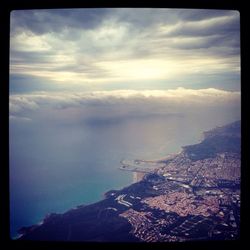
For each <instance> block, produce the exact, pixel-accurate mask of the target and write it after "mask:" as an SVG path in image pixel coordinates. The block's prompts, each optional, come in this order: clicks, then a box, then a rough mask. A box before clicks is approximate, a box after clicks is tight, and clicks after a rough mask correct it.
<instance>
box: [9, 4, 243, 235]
mask: <svg viewBox="0 0 250 250" xmlns="http://www.w3.org/2000/svg"><path fill="white" fill-rule="evenodd" d="M10 42H11V46H10V58H11V60H10V103H9V107H10V116H9V121H10V167H9V169H10V209H11V211H10V212H11V214H10V215H11V218H10V219H11V235H12V236H15V235H16V231H17V229H19V228H20V227H22V226H29V225H32V224H35V223H38V222H39V221H41V220H42V219H43V218H44V216H45V215H46V214H48V213H52V212H57V213H62V212H65V211H67V210H68V209H71V208H73V207H75V206H77V205H81V204H89V203H92V202H95V201H98V200H100V199H102V198H103V194H104V193H105V192H106V191H108V190H110V189H119V188H122V187H124V186H127V185H129V184H131V183H132V181H133V177H132V174H131V173H130V172H125V171H120V170H119V169H118V168H119V166H120V161H121V160H122V159H158V158H162V157H165V156H167V155H168V154H170V153H176V152H179V151H180V150H181V146H184V145H188V144H194V143H197V142H199V141H200V140H201V139H202V132H203V131H205V130H209V129H212V128H214V127H216V126H222V125H225V124H227V123H230V122H234V121H236V120H239V119H240V109H241V107H240V98H241V93H240V48H239V13H238V12H236V11H222V10H221V11H215V10H168V9H137V10H136V9H133V10H131V9H126V8H125V9H98V10H97V9H84V10H19V11H14V12H12V13H11V34H10Z"/></svg>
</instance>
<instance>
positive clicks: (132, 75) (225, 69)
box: [10, 8, 240, 90]
mask: <svg viewBox="0 0 250 250" xmlns="http://www.w3.org/2000/svg"><path fill="white" fill-rule="evenodd" d="M10 42H11V46H10V48H11V51H10V55H11V64H10V72H11V75H12V76H16V77H18V76H32V77H33V78H34V79H44V80H46V81H50V82H51V84H53V83H54V84H61V83H66V84H69V85H71V86H72V85H75V86H76V87H77V86H79V85H84V86H87V87H89V88H90V89H91V88H96V89H100V90H105V86H106V85H105V84H109V83H112V82H113V83H116V84H117V86H119V84H120V83H121V82H123V83H124V82H130V81H137V83H136V84H142V82H143V81H145V80H151V81H157V80H165V81H166V85H165V89H167V88H168V84H167V83H168V82H171V81H176V80H177V79H180V78H181V79H183V81H182V84H183V86H184V85H185V83H186V82H185V80H184V79H185V78H186V77H189V78H190V77H191V78H193V79H195V78H196V77H197V76H200V75H204V78H206V77H207V76H211V75H213V76H218V75H228V74H232V75H235V76H238V75H239V74H240V45H239V13H238V12H236V11H223V10H220V11H219V10H218V11H216V10H174V9H172V10H170V9H126V8H125V9H82V10H81V9H78V10H25V11H22V10H20V11H14V12H12V15H11V40H10ZM152 84H153V83H152ZM220 84H221V86H220ZM223 84H224V85H223ZM236 84H237V83H236ZM96 86H97V87H96ZM218 86H219V87H220V88H221V87H222V86H223V87H224V88H225V89H226V87H225V86H226V83H218Z"/></svg>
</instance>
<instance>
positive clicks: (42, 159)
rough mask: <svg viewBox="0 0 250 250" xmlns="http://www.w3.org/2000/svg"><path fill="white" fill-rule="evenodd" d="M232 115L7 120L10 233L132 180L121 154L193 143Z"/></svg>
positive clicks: (149, 155) (141, 154)
mask: <svg viewBox="0 0 250 250" xmlns="http://www.w3.org/2000/svg"><path fill="white" fill-rule="evenodd" d="M232 121H233V119H232V117H217V118H216V119H205V116H204V117H203V118H202V117H200V118H199V119H198V118H197V119H194V118H193V117H189V116H185V115H176V116H166V117H164V116H163V117H145V118H140V119H136V118H133V119H129V120H127V121H122V122H116V121H113V122H102V123H100V122H92V123H81V124H73V125H72V124H71V125H67V124H62V125H58V124H55V125H54V126H53V125H51V124H50V125H49V126H46V125H42V124H39V123H32V122H30V123H29V122H27V123H16V122H15V123H14V122H11V123H10V209H11V211H10V216H11V218H10V222H11V225H10V226H11V235H12V237H15V236H16V235H17V230H18V229H19V228H21V227H23V226H29V225H32V224H36V223H38V222H39V221H41V220H42V219H43V218H44V216H45V215H46V214H48V213H52V212H56V213H63V212H65V211H67V210H69V209H71V208H73V207H75V206H77V205H80V204H90V203H93V202H95V201H98V200H100V199H102V198H103V194H104V193H105V192H106V191H108V190H110V189H119V188H122V187H124V186H127V185H129V184H131V183H132V182H133V175H132V173H131V172H126V171H121V170H119V169H118V168H119V166H120V160H122V159H158V158H162V157H164V156H166V155H168V154H170V153H176V152H179V151H180V150H181V146H184V145H188V144H193V143H197V142H199V141H200V140H201V139H202V132H203V131H204V130H208V129H211V128H213V127H215V126H219V125H224V124H226V123H228V122H232Z"/></svg>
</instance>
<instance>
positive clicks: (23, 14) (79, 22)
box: [11, 9, 109, 35]
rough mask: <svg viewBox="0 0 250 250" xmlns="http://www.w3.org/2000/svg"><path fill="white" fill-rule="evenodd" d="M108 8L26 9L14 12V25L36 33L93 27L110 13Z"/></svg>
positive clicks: (14, 27) (14, 28)
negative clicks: (83, 9)
mask: <svg viewBox="0 0 250 250" xmlns="http://www.w3.org/2000/svg"><path fill="white" fill-rule="evenodd" d="M108 12H109V11H108V9H88V10H87V11H86V10H85V11H82V10H80V9H75V10H73V11H72V10H70V9H60V10H57V9H55V10H26V11H14V12H12V17H11V18H12V19H11V20H12V27H13V31H14V32H15V31H16V29H18V28H19V29H20V28H23V29H24V30H29V31H31V32H32V33H34V34H38V35H41V34H44V33H49V32H60V31H62V29H65V28H74V29H93V28H95V27H96V26H98V25H100V23H101V20H102V19H103V18H104V17H105V15H107V14H108Z"/></svg>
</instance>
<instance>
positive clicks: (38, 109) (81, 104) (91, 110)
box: [10, 88, 240, 123]
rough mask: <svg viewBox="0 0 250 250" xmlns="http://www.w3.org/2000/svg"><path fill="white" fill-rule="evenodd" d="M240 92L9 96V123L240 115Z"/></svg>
mask: <svg viewBox="0 0 250 250" xmlns="http://www.w3.org/2000/svg"><path fill="white" fill-rule="evenodd" d="M239 111H240V93H239V92H229V91H223V90H218V89H212V88H210V89H200V90H192V89H184V88H178V89H176V90H167V91H163V90H153V91H151V90H144V91H136V90H114V91H95V92H79V93H73V92H72V93H69V92H54V93H50V92H37V93H32V94H22V95H21V94H17V95H11V96H10V121H13V122H15V121H18V120H19V121H21V122H27V121H34V122H38V121H43V123H44V122H45V121H48V122H56V123H58V122H62V123H79V122H85V123H86V122H91V121H95V122H100V123H101V122H103V121H106V122H113V121H121V120H126V119H131V118H132V119H141V118H147V117H164V116H169V115H175V116H183V115H190V114H191V115H199V113H203V114H205V113H206V112H207V115H208V116H209V114H210V112H214V113H216V112H218V113H223V112H224V113H226V112H228V113H230V114H231V115H232V116H234V117H235V119H239V115H240V112H239Z"/></svg>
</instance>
